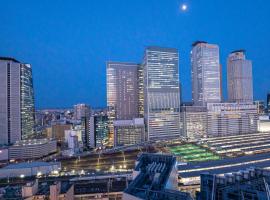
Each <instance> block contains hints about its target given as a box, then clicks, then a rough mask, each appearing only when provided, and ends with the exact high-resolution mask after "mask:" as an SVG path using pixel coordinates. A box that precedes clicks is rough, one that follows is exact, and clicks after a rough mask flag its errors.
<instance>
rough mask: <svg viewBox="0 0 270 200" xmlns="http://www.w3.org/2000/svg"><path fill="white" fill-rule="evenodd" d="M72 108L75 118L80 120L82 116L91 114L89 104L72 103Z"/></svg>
mask: <svg viewBox="0 0 270 200" xmlns="http://www.w3.org/2000/svg"><path fill="white" fill-rule="evenodd" d="M73 109H74V119H75V120H81V119H82V118H83V117H89V116H90V114H91V108H90V106H88V105H86V104H83V103H81V104H76V105H74V108H73Z"/></svg>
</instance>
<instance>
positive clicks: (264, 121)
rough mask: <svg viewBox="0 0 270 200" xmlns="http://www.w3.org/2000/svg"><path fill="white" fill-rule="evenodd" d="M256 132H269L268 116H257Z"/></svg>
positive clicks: (269, 120) (269, 121)
mask: <svg viewBox="0 0 270 200" xmlns="http://www.w3.org/2000/svg"><path fill="white" fill-rule="evenodd" d="M258 131H259V132H262V133H269V132H270V118H269V116H268V115H264V116H259V120H258Z"/></svg>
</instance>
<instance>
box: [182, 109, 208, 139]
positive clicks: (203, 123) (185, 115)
mask: <svg viewBox="0 0 270 200" xmlns="http://www.w3.org/2000/svg"><path fill="white" fill-rule="evenodd" d="M180 116H181V125H182V126H181V128H182V135H183V136H184V137H187V138H195V139H196V138H202V137H205V136H206V135H207V109H206V107H203V106H185V105H183V106H181V113H180Z"/></svg>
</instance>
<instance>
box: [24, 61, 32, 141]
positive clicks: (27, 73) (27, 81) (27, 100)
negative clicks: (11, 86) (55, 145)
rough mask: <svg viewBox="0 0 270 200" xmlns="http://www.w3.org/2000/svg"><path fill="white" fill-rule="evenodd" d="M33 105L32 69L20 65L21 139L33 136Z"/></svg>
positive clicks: (26, 65)
mask: <svg viewBox="0 0 270 200" xmlns="http://www.w3.org/2000/svg"><path fill="white" fill-rule="evenodd" d="M34 109H35V105H34V90H33V77H32V68H31V66H30V65H29V64H21V126H22V127H21V129H22V139H27V138H28V137H29V136H30V135H33V134H34V129H33V128H34V122H35V118H34V117H35V114H34V113H35V110H34Z"/></svg>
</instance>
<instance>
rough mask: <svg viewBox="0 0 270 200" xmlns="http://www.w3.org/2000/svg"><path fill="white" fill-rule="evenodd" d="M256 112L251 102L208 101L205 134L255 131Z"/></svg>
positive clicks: (223, 134)
mask: <svg viewBox="0 0 270 200" xmlns="http://www.w3.org/2000/svg"><path fill="white" fill-rule="evenodd" d="M257 121H258V113H257V107H256V105H253V104H252V103H208V104H207V135H208V136H210V137H216V136H226V135H241V134H248V133H255V132H257V130H258V127H257Z"/></svg>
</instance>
